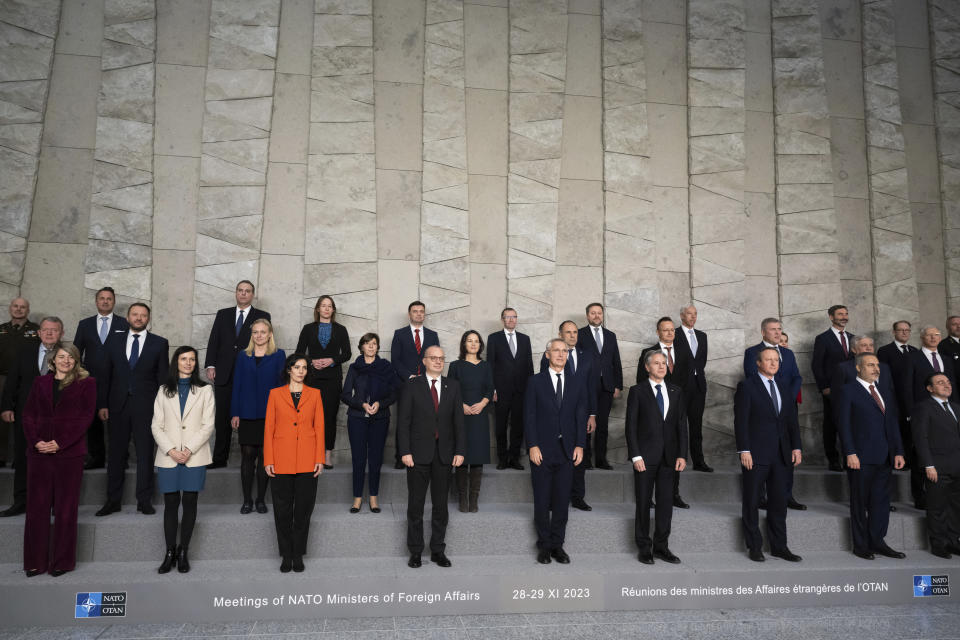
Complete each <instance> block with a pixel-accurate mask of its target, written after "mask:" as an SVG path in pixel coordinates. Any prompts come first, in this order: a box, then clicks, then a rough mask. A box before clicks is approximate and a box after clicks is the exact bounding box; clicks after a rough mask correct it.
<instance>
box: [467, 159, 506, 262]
mask: <svg viewBox="0 0 960 640" xmlns="http://www.w3.org/2000/svg"><path fill="white" fill-rule="evenodd" d="M469 194H470V216H469V218H470V220H469V225H470V226H469V234H470V235H469V237H470V260H471V261H472V262H483V263H491V264H506V262H507V179H506V178H505V177H501V176H486V175H473V174H471V175H470V178H469Z"/></svg>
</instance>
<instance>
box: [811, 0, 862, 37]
mask: <svg viewBox="0 0 960 640" xmlns="http://www.w3.org/2000/svg"><path fill="white" fill-rule="evenodd" d="M817 5H818V6H819V9H820V24H821V27H820V30H821V33H822V34H823V38H824V39H825V40H826V39H836V40H850V41H853V42H857V43H859V42H860V3H859V2H856V1H851V0H818V2H817Z"/></svg>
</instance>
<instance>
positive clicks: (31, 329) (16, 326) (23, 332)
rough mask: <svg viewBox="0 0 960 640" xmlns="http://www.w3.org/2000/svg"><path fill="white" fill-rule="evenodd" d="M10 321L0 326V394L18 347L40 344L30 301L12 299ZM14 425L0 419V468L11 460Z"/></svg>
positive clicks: (15, 357) (18, 349)
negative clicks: (11, 433)
mask: <svg viewBox="0 0 960 640" xmlns="http://www.w3.org/2000/svg"><path fill="white" fill-rule="evenodd" d="M8 311H9V313H10V320H8V321H7V322H4V323H3V324H0V393H2V391H3V384H4V381H5V380H6V379H7V374H8V373H9V372H10V369H12V368H13V364H14V362H16V360H17V353H18V352H19V351H20V347H22V346H23V345H25V344H28V343H33V344H36V343H38V342H40V336H39V335H38V334H37V331H38V330H39V329H40V325H38V324H37V323H35V322H30V317H29V316H30V301H29V300H27V299H26V298H14V299H13V300H11V301H10V306H9V307H8ZM13 430H14V425H13V423H11V422H8V421H7V419H6V418H3V417H0V467H3V466H5V465H6V464H7V460H11V461H12V460H13V456H12V455H11V453H12V452H11V451H10V450H9V449H10V432H11V431H13Z"/></svg>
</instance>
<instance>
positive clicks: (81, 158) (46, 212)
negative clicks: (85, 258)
mask: <svg viewBox="0 0 960 640" xmlns="http://www.w3.org/2000/svg"><path fill="white" fill-rule="evenodd" d="M92 182H93V152H91V151H89V150H87V149H61V148H57V147H46V148H44V149H43V150H42V152H41V154H40V166H39V169H38V171H37V191H36V196H35V198H34V203H33V217H32V219H31V220H30V236H29V237H30V240H31V241H34V242H69V243H74V244H82V245H86V243H87V227H88V225H89V220H90V193H91V185H92ZM28 253H29V251H28ZM81 263H82V261H81ZM82 270H83V269H82V268H81V271H82Z"/></svg>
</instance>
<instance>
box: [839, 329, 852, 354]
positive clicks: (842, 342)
mask: <svg viewBox="0 0 960 640" xmlns="http://www.w3.org/2000/svg"><path fill="white" fill-rule="evenodd" d="M840 346H841V347H843V357H847V356H848V355H850V352H849V351H848V350H847V337H846V336H845V335H843V331H841V332H840Z"/></svg>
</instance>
